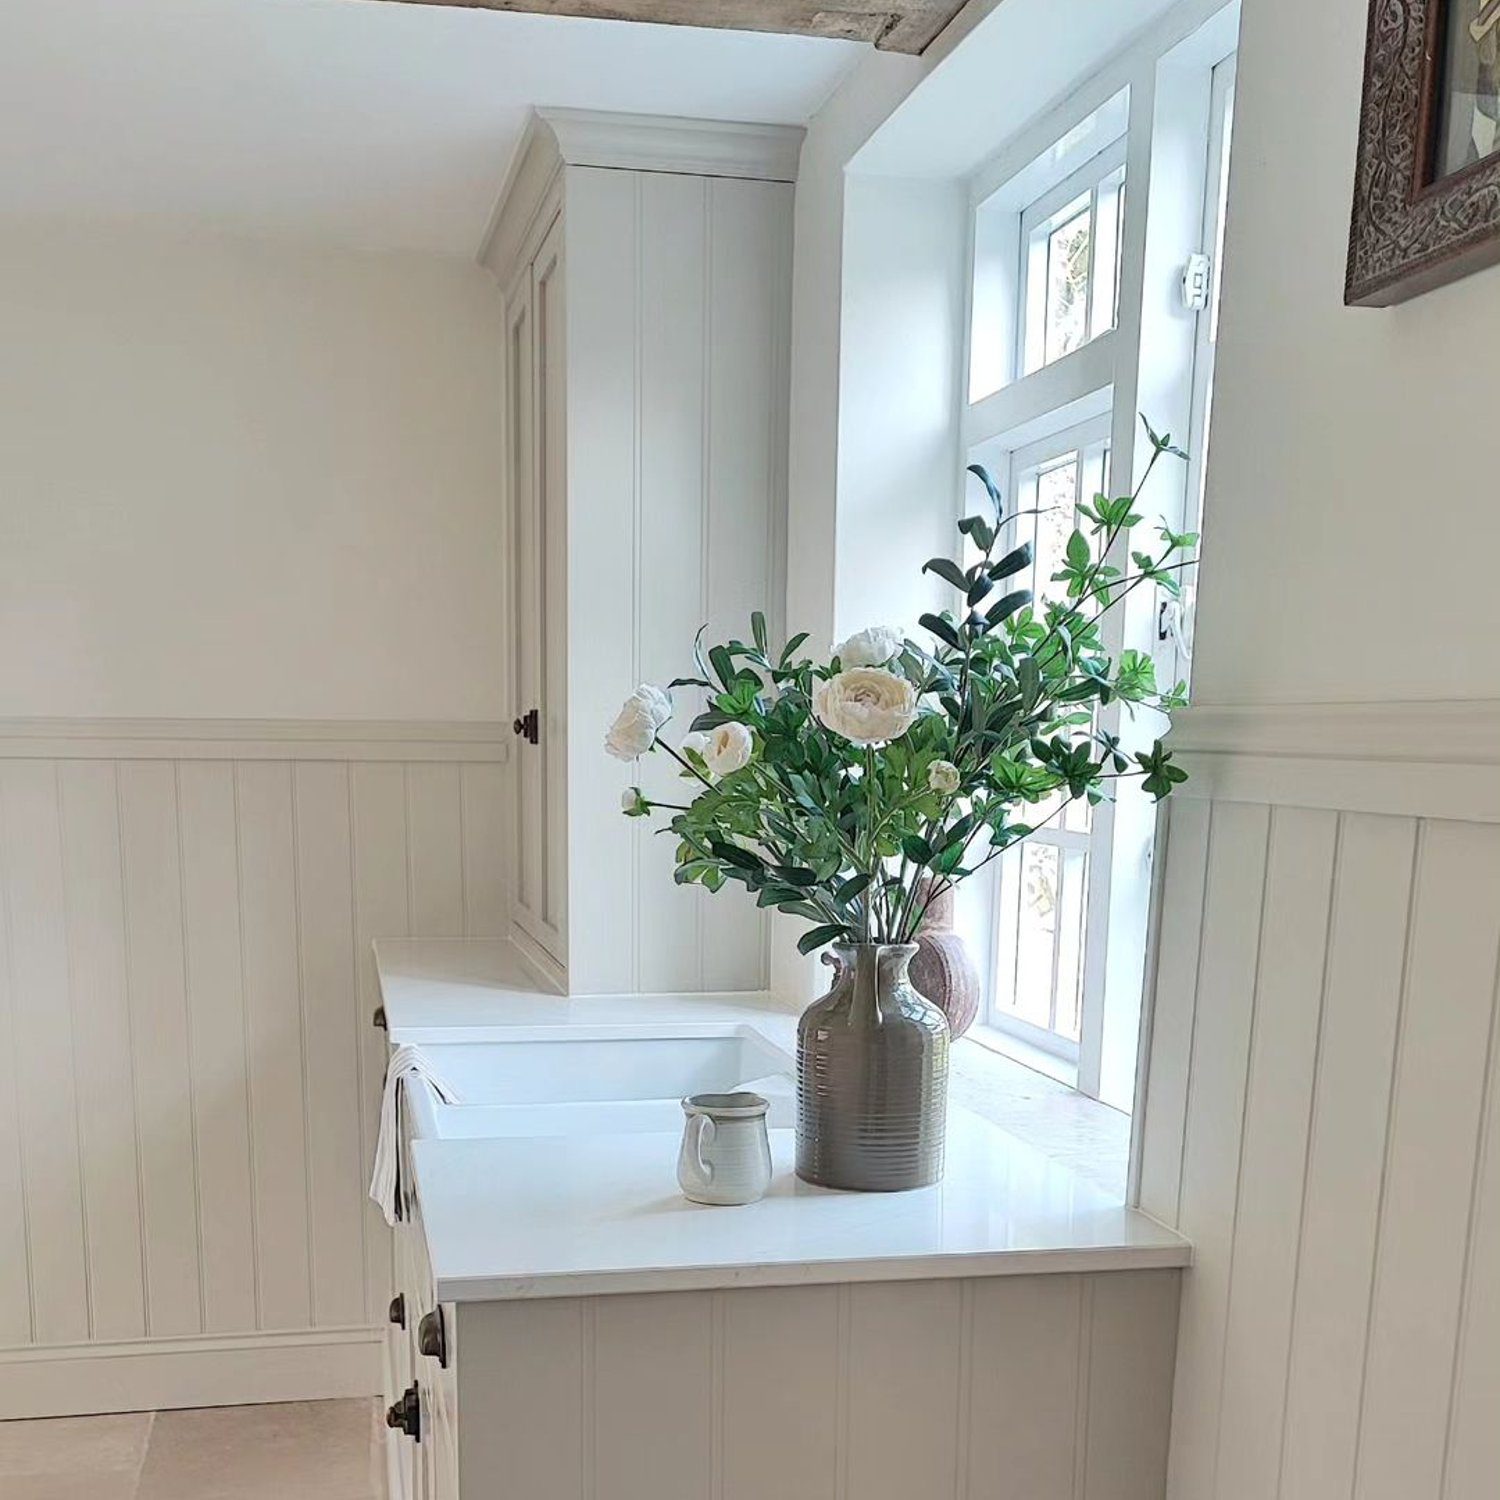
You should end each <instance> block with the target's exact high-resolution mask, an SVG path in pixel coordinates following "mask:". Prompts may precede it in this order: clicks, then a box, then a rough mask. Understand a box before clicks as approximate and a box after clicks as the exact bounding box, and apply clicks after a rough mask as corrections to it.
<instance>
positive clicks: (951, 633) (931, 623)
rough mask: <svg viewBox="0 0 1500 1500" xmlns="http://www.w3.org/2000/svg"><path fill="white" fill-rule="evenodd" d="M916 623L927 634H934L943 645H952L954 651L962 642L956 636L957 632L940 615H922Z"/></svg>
mask: <svg viewBox="0 0 1500 1500" xmlns="http://www.w3.org/2000/svg"><path fill="white" fill-rule="evenodd" d="M917 624H918V625H920V626H921V627H922V629H923V630H925V631H927V632H928V633H929V634H931V635H935V636H936V637H937V638H938V639H939V640H940V641H942V642H943V644H944V645H947V646H952V647H953V649H954V650H955V651H957V650H959V649H960V647H961V646H962V644H963V643H962V642H961V641H960V640H959V638H958V632H957V631H956V630H955V629H954V628H953V626H952V625H950V624H949V623H948V622H947V621H946V620H945V619H943V617H942V616H941V615H923V616H922V617H921V619H919V620H918V621H917Z"/></svg>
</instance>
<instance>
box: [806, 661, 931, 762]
mask: <svg viewBox="0 0 1500 1500" xmlns="http://www.w3.org/2000/svg"><path fill="white" fill-rule="evenodd" d="M813 712H814V713H815V714H816V715H817V716H818V720H819V722H820V723H822V724H823V725H825V726H826V727H827V728H829V729H831V730H832V731H833V732H834V733H835V734H838V735H842V736H843V737H844V738H845V739H846V740H853V741H854V743H855V744H856V745H879V744H884V743H885V742H886V741H887V740H898V739H900V738H901V736H902V735H903V734H905V733H906V731H907V730H908V729H910V728H911V726H912V721H913V720H914V719H915V718H916V717H917V692H916V689H915V688H914V687H912V685H911V683H909V682H908V681H907V680H906V679H905V678H904V677H898V676H897V675H896V674H895V673H894V672H887V671H885V670H884V669H883V668H881V667H854V668H852V669H850V670H849V671H846V672H840V673H839V674H838V675H837V676H835V677H830V678H829V679H828V680H827V681H826V682H820V683H819V684H818V685H817V687H815V688H814V689H813Z"/></svg>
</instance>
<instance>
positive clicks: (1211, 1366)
mask: <svg viewBox="0 0 1500 1500" xmlns="http://www.w3.org/2000/svg"><path fill="white" fill-rule="evenodd" d="M1497 726H1500V705H1497V704H1494V703H1474V704H1451V703H1450V704H1403V705H1389V706H1373V707H1348V708H1344V707H1339V708H1320V707H1307V708H1301V707H1298V708H1275V709H1236V710H1224V709H1214V708H1206V709H1194V710H1189V711H1188V712H1187V713H1186V714H1184V715H1182V716H1181V718H1180V722H1179V726H1178V727H1177V729H1176V730H1175V731H1174V736H1173V739H1174V743H1175V744H1176V746H1177V747H1178V749H1179V750H1180V751H1181V752H1183V754H1182V758H1183V762H1184V764H1185V765H1187V767H1188V768H1189V769H1190V771H1191V772H1192V773H1193V779H1192V780H1191V781H1190V782H1189V783H1188V785H1187V786H1186V787H1185V788H1184V795H1182V796H1180V797H1179V798H1174V799H1173V804H1172V806H1171V810H1170V814H1169V823H1168V839H1167V853H1166V865H1165V871H1164V875H1163V884H1162V899H1161V916H1160V931H1159V935H1158V942H1157V960H1156V981H1155V1005H1154V1018H1153V1023H1152V1031H1151V1040H1150V1045H1149V1069H1148V1087H1147V1091H1146V1099H1145V1107H1144V1111H1143V1118H1142V1121H1141V1125H1140V1130H1141V1139H1140V1150H1139V1154H1138V1162H1137V1170H1138V1174H1139V1192H1140V1201H1141V1205H1142V1207H1143V1208H1145V1209H1146V1210H1147V1211H1148V1212H1149V1213H1151V1214H1153V1215H1155V1216H1156V1217H1157V1218H1159V1219H1161V1220H1162V1221H1164V1222H1165V1223H1167V1224H1170V1225H1172V1226H1173V1227H1175V1228H1177V1229H1178V1230H1180V1231H1181V1232H1182V1233H1183V1234H1185V1235H1186V1236H1187V1237H1188V1238H1190V1239H1191V1240H1192V1241H1193V1243H1194V1247H1195V1253H1194V1268H1193V1270H1192V1271H1191V1272H1190V1273H1188V1275H1187V1276H1186V1277H1185V1278H1184V1283H1183V1285H1184V1296H1183V1306H1182V1325H1181V1336H1180V1344H1179V1351H1178V1366H1177V1382H1176V1396H1175V1405H1174V1415H1173V1423H1172V1441H1173V1451H1172V1462H1171V1482H1170V1489H1169V1493H1170V1495H1171V1496H1172V1497H1173V1500H1327V1497H1329V1496H1334V1495H1338V1496H1349V1497H1353V1500H1387V1497H1388V1500H1398V1497H1399V1500H1412V1497H1414V1496H1419V1495H1420V1496H1423V1497H1428V1500H1485V1497H1492V1496H1493V1494H1494V1484H1495V1475H1496V1474H1497V1473H1500V1425H1497V1423H1496V1421H1495V1416H1496V1412H1497V1411H1500V1279H1497V1277H1496V1275H1495V1267H1496V1266H1497V1265H1500V1105H1497V1084H1500V1080H1497V1077H1496V1027H1497V1005H1496V970H1497V953H1500V734H1497V733H1496V729H1497Z"/></svg>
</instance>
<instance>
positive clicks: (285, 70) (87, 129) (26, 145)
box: [0, 0, 866, 255]
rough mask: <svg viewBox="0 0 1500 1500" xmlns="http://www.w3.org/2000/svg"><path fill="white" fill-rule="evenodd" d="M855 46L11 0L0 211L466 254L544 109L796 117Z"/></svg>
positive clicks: (459, 19)
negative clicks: (535, 114)
mask: <svg viewBox="0 0 1500 1500" xmlns="http://www.w3.org/2000/svg"><path fill="white" fill-rule="evenodd" d="M865 50H866V49H865V48H864V47H862V46H861V45H859V44H856V43H852V42H833V41H820V40H814V39H811V38H806V37H789V36H768V35H759V34H752V33H748V32H729V31H708V30H697V29H688V28H682V27H669V26H643V25H637V24H625V23H619V22H612V21H589V20H575V19H555V18H550V17H542V16H527V15H511V14H503V13H499V12H495V11H485V10H473V9H453V8H448V7H444V6H437V5H397V4H376V3H371V0H0V215H4V216H20V217H48V218H58V217H61V218H70V219H79V218H81V219H87V220H90V221H99V220H118V219H142V218H144V219H151V220H158V221H167V222H169V223H174V224H175V223H181V222H183V221H191V222H205V221H207V222H209V223H214V224H219V225H222V226H225V227H230V228H238V229H243V230H246V231H249V232H252V233H255V234H263V235H275V236H291V237H294V238H298V239H314V240H323V241H333V242H338V243H344V244H360V245H366V246H375V247H379V248H386V249H409V250H419V251H431V252H437V253H441V254H453V255H472V254H474V253H475V251H476V249H477V248H478V245H479V241H480V239H481V237H482V235H483V233H484V229H485V225H486V223H487V221H488V219H489V215H490V211H491V209H492V207H493V205H494V201H495V197H496V194H497V193H498V191H499V188H500V185H501V183H502V181H503V179H504V176H505V171H506V168H507V166H508V164H509V161H510V158H511V154H512V152H513V151H514V149H515V146H516V144H517V142H518V140H519V139H520V135H521V131H522V129H523V127H524V125H525V121H526V115H527V111H528V109H529V108H530V107H531V106H532V105H534V104H536V105H559V106H562V105H571V106H575V107H580V108H592V109H606V110H625V111H633V112H640V113H650V114H675V115H686V116H699V117H702V118H708V119H720V120H747V121H756V122H761V123H770V124H803V123H805V122H806V120H807V119H808V117H809V116H810V115H811V114H812V113H813V112H814V111H815V110H816V109H817V107H818V106H819V105H820V104H821V103H822V102H823V100H824V99H825V98H826V97H827V96H828V94H829V93H830V92H831V91H832V90H833V88H834V87H835V86H836V85H837V83H838V82H839V80H840V79H841V78H842V77H843V75H844V73H845V72H846V71H847V70H848V69H849V68H850V67H852V66H853V64H854V62H855V61H856V60H857V59H858V57H859V56H860V55H861V54H862V53H863V52H864V51H865Z"/></svg>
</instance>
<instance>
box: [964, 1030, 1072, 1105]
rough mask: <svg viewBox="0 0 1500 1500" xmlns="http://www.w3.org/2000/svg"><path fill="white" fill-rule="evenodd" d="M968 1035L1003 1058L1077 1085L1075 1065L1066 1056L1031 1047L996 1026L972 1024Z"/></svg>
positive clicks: (1068, 1086)
mask: <svg viewBox="0 0 1500 1500" xmlns="http://www.w3.org/2000/svg"><path fill="white" fill-rule="evenodd" d="M969 1036H970V1037H971V1038H972V1039H973V1040H974V1041H975V1042H977V1043H978V1044H979V1046H981V1047H984V1048H986V1049H987V1050H988V1051H990V1052H998V1053H999V1054H1000V1055H1001V1056H1002V1057H1008V1058H1010V1060H1011V1061H1012V1062H1018V1063H1020V1064H1021V1066H1022V1067H1023V1068H1030V1069H1031V1070H1032V1072H1034V1073H1042V1074H1045V1075H1046V1076H1047V1077H1048V1078H1051V1079H1052V1080H1054V1081H1055V1082H1057V1083H1060V1084H1062V1085H1063V1086H1064V1087H1065V1088H1069V1089H1076V1088H1077V1087H1078V1064H1077V1063H1075V1062H1072V1061H1070V1060H1069V1059H1068V1058H1066V1057H1059V1056H1058V1055H1057V1054H1056V1053H1055V1052H1048V1051H1047V1050H1046V1048H1044V1047H1036V1046H1033V1045H1032V1044H1031V1043H1030V1042H1028V1041H1026V1040H1024V1039H1023V1038H1021V1037H1018V1036H1013V1035H1012V1034H1011V1033H1010V1032H1008V1031H1002V1030H1001V1029H1000V1028H999V1027H998V1026H984V1025H978V1026H975V1027H974V1029H973V1030H972V1031H971V1032H970V1033H969Z"/></svg>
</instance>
